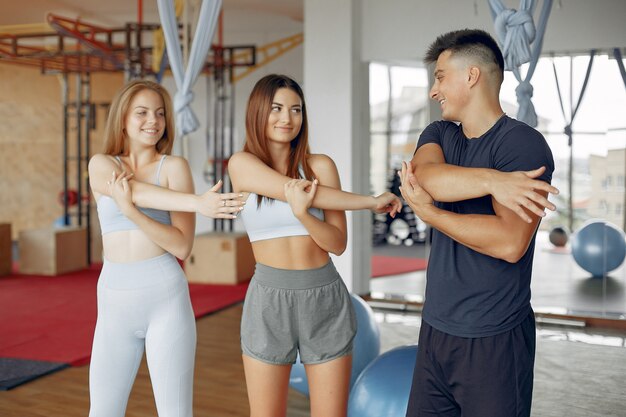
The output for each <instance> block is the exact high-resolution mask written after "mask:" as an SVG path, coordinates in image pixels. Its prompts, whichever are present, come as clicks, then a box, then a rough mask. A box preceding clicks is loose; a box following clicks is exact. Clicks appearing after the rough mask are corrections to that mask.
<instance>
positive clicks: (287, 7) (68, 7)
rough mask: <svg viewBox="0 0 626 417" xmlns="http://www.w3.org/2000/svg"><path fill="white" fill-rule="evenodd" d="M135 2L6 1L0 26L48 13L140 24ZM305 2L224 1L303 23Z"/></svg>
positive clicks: (148, 6)
mask: <svg viewBox="0 0 626 417" xmlns="http://www.w3.org/2000/svg"><path fill="white" fill-rule="evenodd" d="M185 1H186V3H187V4H189V5H190V7H191V8H190V10H192V11H193V10H194V9H195V10H199V7H200V4H201V0H185ZM139 2H140V1H139V0H137V1H132V0H28V2H27V3H28V6H27V7H25V6H24V3H25V2H22V1H13V0H3V1H2V4H1V5H0V8H1V10H0V26H12V25H26V24H36V23H38V24H41V23H44V22H45V18H46V14H47V13H49V12H53V13H55V14H59V15H61V16H63V17H68V18H80V19H82V20H84V21H86V22H88V23H93V24H100V25H103V26H107V27H111V28H113V27H122V26H123V25H124V24H125V23H127V22H135V21H137V15H138V13H137V12H138V3H139ZM141 3H142V8H143V22H144V23H157V22H158V21H159V16H158V11H157V5H156V3H157V2H156V0H143V1H142V2H141ZM303 3H304V0H223V2H222V8H223V10H224V12H225V14H227V13H229V12H237V11H247V12H260V13H267V14H273V15H280V16H285V17H289V18H291V19H293V20H296V21H300V22H301V21H302V20H303V8H304V5H303Z"/></svg>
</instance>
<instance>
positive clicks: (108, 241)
mask: <svg viewBox="0 0 626 417" xmlns="http://www.w3.org/2000/svg"><path fill="white" fill-rule="evenodd" d="M102 248H103V255H104V258H105V259H108V260H109V261H111V262H119V263H124V262H135V261H143V260H145V259H150V258H154V257H157V256H160V255H163V254H164V253H165V250H163V248H161V247H160V246H159V245H157V244H156V243H154V242H153V241H151V240H150V239H149V238H148V236H146V234H145V233H144V232H142V231H141V230H124V231H120V232H111V233H107V234H105V235H103V236H102Z"/></svg>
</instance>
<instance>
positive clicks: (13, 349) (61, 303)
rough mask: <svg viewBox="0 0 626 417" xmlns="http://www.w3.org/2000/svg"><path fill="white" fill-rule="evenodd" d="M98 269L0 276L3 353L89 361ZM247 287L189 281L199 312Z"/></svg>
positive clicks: (240, 296)
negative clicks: (51, 275) (55, 273)
mask: <svg viewBox="0 0 626 417" xmlns="http://www.w3.org/2000/svg"><path fill="white" fill-rule="evenodd" d="M99 273H100V266H99V265H98V266H93V267H91V268H89V269H86V270H84V271H80V272H74V273H69V274H64V275H59V276H54V277H45V276H34V275H17V274H16V275H10V276H6V277H2V278H0V357H4V358H17V359H31V360H42V361H50V362H62V363H67V364H70V365H72V366H78V365H84V364H87V363H89V358H90V355H91V342H92V339H93V331H94V326H95V323H96V283H97V280H98V275H99ZM247 286H248V284H247V283H245V284H239V285H202V284H190V286H189V289H190V294H191V301H192V304H193V308H194V312H195V315H196V317H201V316H203V315H206V314H208V313H211V312H214V311H217V310H220V309H222V308H224V307H227V306H229V305H232V304H234V303H237V302H240V301H243V299H244V297H245V293H246V289H247Z"/></svg>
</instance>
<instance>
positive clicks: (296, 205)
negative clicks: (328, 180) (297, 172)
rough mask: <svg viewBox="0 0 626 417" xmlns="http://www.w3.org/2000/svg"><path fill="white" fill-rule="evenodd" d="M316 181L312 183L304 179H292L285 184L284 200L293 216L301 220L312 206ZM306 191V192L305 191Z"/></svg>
mask: <svg viewBox="0 0 626 417" xmlns="http://www.w3.org/2000/svg"><path fill="white" fill-rule="evenodd" d="M318 183H319V182H318V181H317V179H316V180H313V182H311V181H309V180H304V179H293V180H291V181H288V182H287V183H285V198H286V199H287V203H289V206H290V207H291V211H292V212H293V214H294V216H296V217H297V218H301V217H302V216H304V215H306V214H307V213H308V210H309V208H310V207H311V205H312V204H313V199H314V198H315V192H316V191H317V185H318ZM307 189H308V191H307Z"/></svg>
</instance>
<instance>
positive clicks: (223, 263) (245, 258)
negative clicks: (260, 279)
mask: <svg viewBox="0 0 626 417" xmlns="http://www.w3.org/2000/svg"><path fill="white" fill-rule="evenodd" d="M254 265H255V261H254V255H253V254H252V246H251V244H250V240H248V235H247V234H245V233H221V232H212V233H205V234H200V235H197V236H196V238H195V241H194V244H193V249H192V251H191V254H190V255H189V257H188V258H187V260H186V261H185V273H186V275H187V279H188V280H189V282H195V283H203V284H237V283H239V282H244V281H247V280H249V279H250V278H252V275H253V274H254Z"/></svg>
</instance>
